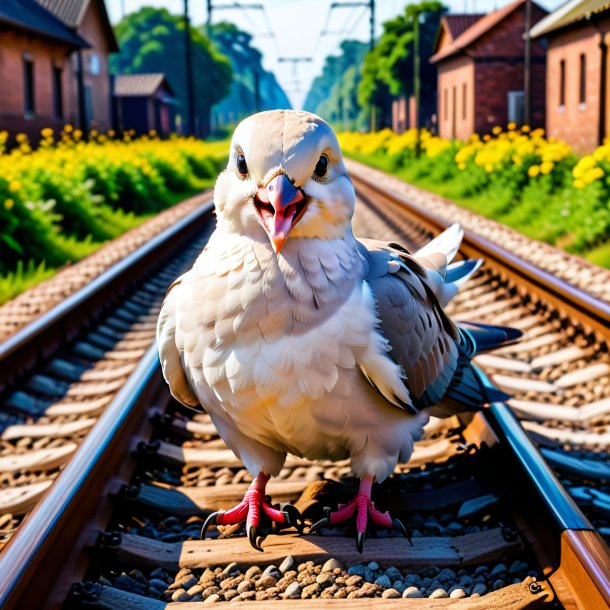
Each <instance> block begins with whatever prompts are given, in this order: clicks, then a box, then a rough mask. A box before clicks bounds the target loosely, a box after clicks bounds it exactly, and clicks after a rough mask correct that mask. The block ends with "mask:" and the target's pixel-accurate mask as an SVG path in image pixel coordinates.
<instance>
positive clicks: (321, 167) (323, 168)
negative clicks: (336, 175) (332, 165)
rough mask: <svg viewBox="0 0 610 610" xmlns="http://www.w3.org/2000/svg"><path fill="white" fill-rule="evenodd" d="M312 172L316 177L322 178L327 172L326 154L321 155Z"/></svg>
mask: <svg viewBox="0 0 610 610" xmlns="http://www.w3.org/2000/svg"><path fill="white" fill-rule="evenodd" d="M313 173H314V174H315V175H316V176H317V177H318V178H324V176H326V174H327V173H328V157H327V156H326V155H321V156H320V158H319V159H318V162H317V163H316V167H315V168H314V170H313Z"/></svg>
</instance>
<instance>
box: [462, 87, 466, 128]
mask: <svg viewBox="0 0 610 610" xmlns="http://www.w3.org/2000/svg"><path fill="white" fill-rule="evenodd" d="M466 101H467V97H466V83H464V84H463V85H462V119H464V121H465V120H466Z"/></svg>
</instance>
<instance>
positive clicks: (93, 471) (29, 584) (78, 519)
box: [0, 344, 165, 609]
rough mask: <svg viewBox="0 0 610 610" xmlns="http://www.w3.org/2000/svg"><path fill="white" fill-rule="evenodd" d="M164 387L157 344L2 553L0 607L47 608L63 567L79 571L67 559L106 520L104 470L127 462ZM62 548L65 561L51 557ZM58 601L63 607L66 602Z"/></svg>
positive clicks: (105, 479) (0, 559)
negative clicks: (93, 526)
mask: <svg viewBox="0 0 610 610" xmlns="http://www.w3.org/2000/svg"><path fill="white" fill-rule="evenodd" d="M163 385H164V382H163V379H162V377H161V374H160V364H159V356H158V353H157V346H156V344H155V345H153V346H152V347H151V348H150V349H149V350H148V351H147V352H146V354H145V355H144V357H143V358H142V360H141V361H140V363H139V364H138V366H137V368H136V369H135V370H134V372H133V373H132V374H131V376H130V377H129V379H128V380H127V381H126V383H125V385H124V386H123V388H122V389H121V390H120V391H119V393H118V394H117V395H116V396H115V398H114V400H113V401H112V403H111V404H110V405H109V406H108V407H107V408H106V410H105V411H104V413H103V415H102V416H101V417H100V419H99V421H98V422H97V423H96V425H95V426H94V428H93V429H92V430H91V432H90V433H89V435H88V436H87V437H86V438H85V440H84V441H83V443H82V445H81V446H80V447H79V448H78V450H77V452H76V454H75V455H74V457H73V458H72V460H71V461H70V462H69V463H68V465H67V466H66V468H65V469H64V470H63V471H62V472H61V474H60V475H59V477H58V478H57V481H56V482H55V483H54V484H53V485H52V486H51V488H50V490H49V492H48V493H47V495H46V496H45V497H44V498H43V499H42V501H41V502H40V503H39V504H38V506H37V507H36V508H35V509H34V510H33V511H32V513H30V515H28V517H27V518H26V520H25V521H24V523H23V524H22V525H21V527H20V528H19V530H18V531H17V533H16V534H15V536H14V537H13V539H12V540H11V541H10V542H9V544H8V546H7V547H6V549H5V550H4V551H3V553H2V554H1V555H0V574H2V578H0V608H3V609H9V608H42V607H45V602H46V601H47V600H46V599H45V598H46V596H47V594H48V593H49V592H50V591H51V589H52V587H53V583H55V582H56V581H57V580H58V578H59V575H60V573H61V572H62V570H65V569H66V568H67V569H68V571H69V572H72V571H73V570H75V569H77V568H76V567H75V563H77V562H74V559H69V557H70V556H71V555H72V553H73V551H77V552H78V554H80V552H82V549H83V547H84V546H85V545H87V543H91V542H93V541H92V540H87V539H86V535H85V538H83V537H82V536H81V534H82V528H83V526H84V524H88V530H89V533H90V530H91V524H92V522H95V521H96V520H100V519H101V520H103V518H104V512H102V514H99V513H98V511H100V509H101V510H102V511H103V506H101V504H102V503H101V502H100V499H101V498H100V496H104V495H106V494H107V493H108V492H109V491H110V490H109V481H108V480H107V475H110V474H111V476H116V475H115V472H116V471H113V472H112V473H107V472H105V471H106V470H107V469H108V470H110V467H111V466H112V467H113V468H115V469H117V470H118V469H119V468H120V467H121V465H122V464H124V461H125V459H124V458H125V456H126V455H128V453H129V449H130V446H131V445H132V444H133V438H132V436H133V435H135V436H137V434H138V429H139V428H140V427H141V426H142V420H146V419H147V418H146V416H147V414H148V409H147V407H150V405H147V400H151V401H152V400H153V394H154V392H155V390H156V391H157V394H159V395H161V394H165V393H164V392H161V389H162V387H163ZM108 516H109V515H106V517H108ZM104 525H105V524H104ZM102 528H103V526H102ZM85 534H87V532H86V533H85ZM58 551H59V552H60V553H61V554H62V557H61V559H60V560H58V561H53V560H49V557H52V556H53V555H54V553H55V554H58ZM65 577H66V576H65V575H64V578H65ZM68 578H69V576H68ZM63 593H64V594H65V593H67V591H63ZM55 601H56V602H59V603H57V606H59V605H61V602H62V601H63V600H55Z"/></svg>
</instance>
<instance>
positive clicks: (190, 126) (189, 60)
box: [184, 0, 197, 136]
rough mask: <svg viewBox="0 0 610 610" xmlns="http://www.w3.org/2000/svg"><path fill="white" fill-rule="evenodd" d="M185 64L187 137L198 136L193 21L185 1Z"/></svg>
mask: <svg viewBox="0 0 610 610" xmlns="http://www.w3.org/2000/svg"><path fill="white" fill-rule="evenodd" d="M184 64H185V66H186V102H187V112H188V123H187V129H186V133H187V135H191V136H192V135H196V130H197V129H196V118H195V112H196V111H195V82H194V75H193V47H192V45H191V20H190V18H189V0H184Z"/></svg>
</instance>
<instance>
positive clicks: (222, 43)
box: [201, 22, 290, 125]
mask: <svg viewBox="0 0 610 610" xmlns="http://www.w3.org/2000/svg"><path fill="white" fill-rule="evenodd" d="M201 31H202V32H204V31H205V26H203V27H202V30H201ZM212 41H213V43H214V45H215V46H216V47H217V49H218V50H219V51H220V52H221V53H222V54H223V55H225V56H227V57H228V58H229V60H230V62H231V66H232V68H233V82H232V84H231V90H230V92H229V95H228V96H227V97H225V98H224V99H223V100H222V101H221V102H219V103H218V104H217V105H216V106H214V109H213V111H212V112H213V115H214V121H215V122H216V123H217V124H219V125H227V124H231V123H236V122H237V121H239V120H240V119H242V118H243V117H245V116H247V115H249V114H252V113H254V112H258V111H261V110H272V109H274V108H290V102H289V100H288V98H287V97H286V94H285V93H284V90H283V89H282V88H281V87H280V85H279V84H278V83H277V80H276V79H275V76H274V75H273V73H271V72H267V71H266V70H265V69H264V68H263V66H262V61H261V60H262V55H261V53H260V51H259V50H258V49H255V48H254V47H253V46H252V44H251V43H252V36H251V35H250V34H248V33H247V32H243V31H242V30H240V29H239V28H237V27H236V26H235V25H234V24H232V23H227V22H221V23H217V24H214V25H213V26H212Z"/></svg>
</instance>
